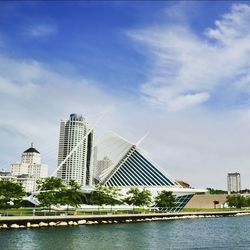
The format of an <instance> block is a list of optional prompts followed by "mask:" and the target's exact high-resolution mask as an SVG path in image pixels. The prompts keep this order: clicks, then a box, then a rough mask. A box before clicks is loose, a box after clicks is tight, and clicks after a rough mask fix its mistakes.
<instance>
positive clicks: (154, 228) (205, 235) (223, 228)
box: [0, 216, 250, 250]
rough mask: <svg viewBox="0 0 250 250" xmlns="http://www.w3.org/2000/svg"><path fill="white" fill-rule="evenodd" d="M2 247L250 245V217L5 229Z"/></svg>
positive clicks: (240, 247)
mask: <svg viewBox="0 0 250 250" xmlns="http://www.w3.org/2000/svg"><path fill="white" fill-rule="evenodd" d="M0 249H4V250H8V249H11V250H12V249H25V250H29V249H34V250H37V249H41V250H47V249H52V250H57V249H72V250H75V249H87V250H88V249H95V250H97V249H250V217H249V216H245V217H244V216H243V217H225V218H206V219H187V220H172V221H157V222H140V223H124V224H102V225H88V226H85V225H84V226H79V227H78V226H76V227H62V228H59V227H58V228H38V229H11V230H1V231H0Z"/></svg>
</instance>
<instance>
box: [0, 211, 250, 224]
mask: <svg viewBox="0 0 250 250" xmlns="http://www.w3.org/2000/svg"><path fill="white" fill-rule="evenodd" d="M240 215H250V212H249V211H247V210H238V211H219V212H218V211H216V212H179V213H153V214H105V215H66V214H61V215H60V216H41V215H40V216H0V225H1V226H0V227H1V228H18V227H20V226H21V228H24V227H42V226H68V225H69V226H70V225H83V224H86V225H88V224H104V223H126V222H143V221H155V220H171V219H187V218H207V217H226V216H240ZM13 225H16V226H13Z"/></svg>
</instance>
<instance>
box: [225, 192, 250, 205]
mask: <svg viewBox="0 0 250 250" xmlns="http://www.w3.org/2000/svg"><path fill="white" fill-rule="evenodd" d="M227 204H228V206H229V207H236V208H242V207H250V196H242V195H240V194H235V195H228V196H227Z"/></svg>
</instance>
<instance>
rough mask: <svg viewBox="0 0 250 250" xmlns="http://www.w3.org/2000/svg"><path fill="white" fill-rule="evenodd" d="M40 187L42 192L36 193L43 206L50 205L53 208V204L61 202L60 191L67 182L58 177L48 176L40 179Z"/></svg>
mask: <svg viewBox="0 0 250 250" xmlns="http://www.w3.org/2000/svg"><path fill="white" fill-rule="evenodd" d="M37 183H38V189H39V190H40V193H39V194H37V195H36V197H37V199H38V200H39V202H40V204H41V206H45V207H48V208H49V210H51V206H52V205H57V204H60V201H61V196H60V192H62V190H63V189H64V188H65V184H64V183H63V182H62V180H61V179H59V178H57V177H48V178H46V179H44V180H38V182H37Z"/></svg>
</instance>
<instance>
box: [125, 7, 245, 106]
mask: <svg viewBox="0 0 250 250" xmlns="http://www.w3.org/2000/svg"><path fill="white" fill-rule="evenodd" d="M249 21H250V7H249V6H248V5H246V4H234V5H233V6H232V9H231V12H230V13H228V14H225V15H223V16H222V17H221V19H219V20H217V21H215V27H214V28H208V29H206V30H205V31H204V35H202V36H199V35H197V34H196V33H195V32H193V31H192V30H191V29H190V28H189V27H187V26H186V25H185V24H182V25H180V24H178V25H168V26H161V27H152V28H151V27H149V28H145V29H141V30H134V31H130V32H129V35H130V37H131V38H132V39H133V40H135V41H136V42H137V43H139V44H142V45H143V46H144V48H143V49H141V48H140V49H141V53H143V54H145V56H146V58H147V59H148V64H149V65H151V68H150V69H149V70H148V72H147V78H148V80H147V82H145V83H142V84H141V92H142V94H144V95H145V97H146V98H148V100H150V101H153V102H154V103H157V104H159V105H163V106H165V107H166V108H167V109H168V110H179V109H186V108H189V107H193V106H194V105H200V104H202V103H205V102H206V101H207V100H208V99H209V98H210V99H212V101H213V97H214V95H215V94H216V96H220V97H221V98H224V97H225V93H227V92H229V93H228V94H230V95H233V96H240V95H241V94H242V93H243V92H245V91H248V92H249V87H250V82H249V75H250V73H249V72H250V71H249V68H250V60H249V55H250V26H249ZM200 93H202V95H201V94H200ZM191 97H192V98H191ZM180 102H181V105H180ZM190 104H191V105H190Z"/></svg>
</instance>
